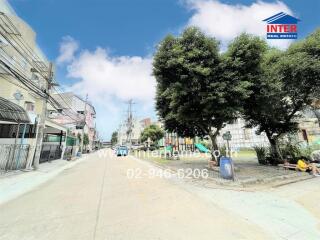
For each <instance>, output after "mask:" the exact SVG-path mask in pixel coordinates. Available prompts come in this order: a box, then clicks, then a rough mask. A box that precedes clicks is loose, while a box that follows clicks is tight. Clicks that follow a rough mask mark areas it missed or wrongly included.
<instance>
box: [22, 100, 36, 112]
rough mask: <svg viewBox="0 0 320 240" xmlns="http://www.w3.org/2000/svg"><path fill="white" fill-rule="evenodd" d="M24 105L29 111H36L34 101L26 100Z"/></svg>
mask: <svg viewBox="0 0 320 240" xmlns="http://www.w3.org/2000/svg"><path fill="white" fill-rule="evenodd" d="M24 105H25V109H26V111H27V112H34V103H32V102H25V103H24Z"/></svg>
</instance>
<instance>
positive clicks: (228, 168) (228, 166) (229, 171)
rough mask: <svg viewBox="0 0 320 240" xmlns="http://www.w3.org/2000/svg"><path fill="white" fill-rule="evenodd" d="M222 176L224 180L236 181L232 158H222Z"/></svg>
mask: <svg viewBox="0 0 320 240" xmlns="http://www.w3.org/2000/svg"><path fill="white" fill-rule="evenodd" d="M220 176H221V177H222V178H224V179H232V180H234V171H233V162H232V159H231V158H230V157H221V158H220Z"/></svg>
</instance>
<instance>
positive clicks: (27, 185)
mask: <svg viewBox="0 0 320 240" xmlns="http://www.w3.org/2000/svg"><path fill="white" fill-rule="evenodd" d="M87 157H88V155H87V154H86V155H83V157H81V158H78V159H75V160H72V161H66V160H54V161H52V162H46V163H42V164H41V165H40V168H39V170H38V171H13V172H8V173H4V174H0V205H1V204H3V203H5V202H8V201H10V200H12V199H15V198H17V197H19V196H21V195H23V194H25V193H27V192H29V191H31V190H33V189H34V188H36V187H38V186H40V185H41V184H43V183H45V182H47V181H48V180H50V179H52V178H54V177H55V176H57V175H58V174H59V173H61V172H62V171H64V170H66V169H69V168H72V167H73V166H75V165H76V164H78V163H81V162H82V161H84V160H85V159H86V158H87Z"/></svg>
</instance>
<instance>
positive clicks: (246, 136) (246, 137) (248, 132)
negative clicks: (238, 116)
mask: <svg viewBox="0 0 320 240" xmlns="http://www.w3.org/2000/svg"><path fill="white" fill-rule="evenodd" d="M243 135H244V140H249V139H250V129H249V128H245V129H243Z"/></svg>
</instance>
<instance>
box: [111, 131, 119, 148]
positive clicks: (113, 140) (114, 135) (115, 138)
mask: <svg viewBox="0 0 320 240" xmlns="http://www.w3.org/2000/svg"><path fill="white" fill-rule="evenodd" d="M117 142H118V132H113V133H112V135H111V145H112V146H113V145H115V144H116V143H117Z"/></svg>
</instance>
